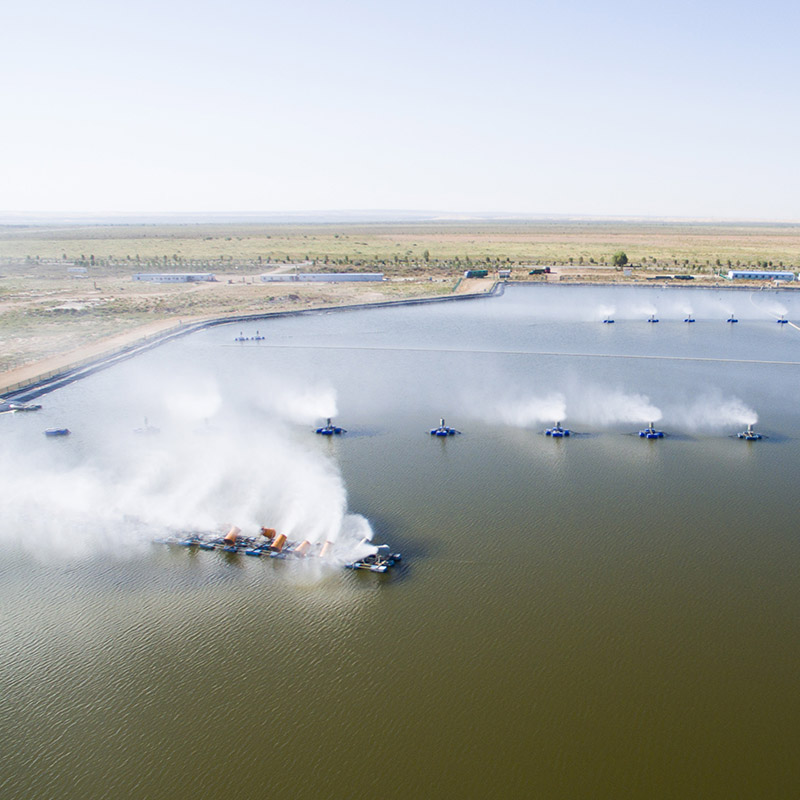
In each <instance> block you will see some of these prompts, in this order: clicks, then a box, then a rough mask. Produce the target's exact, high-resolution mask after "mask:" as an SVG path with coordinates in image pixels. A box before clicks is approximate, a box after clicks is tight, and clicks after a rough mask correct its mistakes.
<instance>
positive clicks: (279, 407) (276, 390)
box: [258, 385, 338, 424]
mask: <svg viewBox="0 0 800 800" xmlns="http://www.w3.org/2000/svg"><path fill="white" fill-rule="evenodd" d="M258 402H259V405H261V406H262V407H263V408H264V409H265V410H267V411H270V412H273V413H275V414H277V415H279V416H280V417H282V418H283V419H285V420H288V421H289V422H296V423H309V424H310V423H312V422H315V421H316V420H318V419H321V418H326V417H335V416H336V414H337V413H338V409H337V407H336V390H335V389H333V387H331V386H290V385H277V386H273V387H272V388H271V389H270V390H269V392H268V393H267V394H265V395H262V396H260V397H259V401H258Z"/></svg>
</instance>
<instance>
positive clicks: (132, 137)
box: [0, 0, 800, 222]
mask: <svg viewBox="0 0 800 800" xmlns="http://www.w3.org/2000/svg"><path fill="white" fill-rule="evenodd" d="M798 9H800V6H798V4H797V3H794V2H778V1H777V0H765V1H764V2H762V3H761V4H759V5H756V4H755V3H743V2H739V1H738V0H729V1H728V2H716V1H715V2H703V0H697V1H696V2H683V0H676V1H675V2H669V3H664V2H653V3H645V2H641V0H637V1H636V2H633V0H606V2H603V3H599V2H589V1H588V0H575V1H574V2H564V1H563V0H561V2H549V1H547V2H544V1H543V0H527V2H526V1H525V0H518V2H511V0H493V1H492V2H488V1H487V0H481V1H480V2H476V1H475V0H461V1H460V2H450V0H428V2H418V0H404V2H402V3H397V2H388V0H384V1H383V2H378V1H375V2H370V1H368V0H350V1H349V2H348V0H339V2H336V3H333V2H321V0H292V2H280V3H278V2H274V0H258V2H256V1H255V0H254V1H252V2H250V1H249V0H248V1H245V0H228V1H227V2H220V1H218V0H193V2H184V0H159V1H156V2H153V0H137V2H136V3H121V2H113V0H111V2H109V0H103V1H102V2H100V1H98V0H71V2H69V3H64V2H62V0H41V1H40V2H36V3H26V4H23V3H21V2H17V3H15V4H14V6H7V7H6V8H5V9H4V12H3V26H2V29H3V37H2V39H3V43H2V47H0V211H3V212H23V211H24V212H74V213H108V214H114V213H125V212H147V213H178V212H186V213H210V212H230V213H234V212H257V211H262V212H288V211H347V210H388V211H390V210H398V211H399V210H415V209H416V210H426V211H440V212H451V213H457V212H465V213H466V212H471V213H506V214H520V215H544V216H560V215H576V216H601V217H608V216H634V217H678V218H702V219H747V220H778V221H794V222H800V191H798V184H800V180H798V179H800V102H798V101H799V100H800V96H799V95H800V88H799V87H800V83H799V82H798V78H800V48H799V47H798V46H797V32H798V31H799V30H800V10H798Z"/></svg>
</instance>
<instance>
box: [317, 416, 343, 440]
mask: <svg viewBox="0 0 800 800" xmlns="http://www.w3.org/2000/svg"><path fill="white" fill-rule="evenodd" d="M315 433H318V434H319V435H320V436H334V435H336V436H338V435H339V434H341V433H347V431H346V430H345V429H344V428H339V427H338V426H336V425H334V424H333V423H332V422H331V418H330V417H328V420H327V422H326V423H325V425H323V426H322V427H321V428H317V429H316V431H315Z"/></svg>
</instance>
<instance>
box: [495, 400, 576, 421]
mask: <svg viewBox="0 0 800 800" xmlns="http://www.w3.org/2000/svg"><path fill="white" fill-rule="evenodd" d="M494 416H495V418H496V419H499V420H500V421H501V422H504V423H505V424H506V425H513V426H516V427H519V428H525V427H528V426H529V425H534V424H536V423H541V422H552V421H553V420H557V419H558V420H562V419H566V416H567V409H566V404H565V401H564V395H562V394H558V393H552V394H549V395H547V396H546V397H529V398H526V399H524V400H511V401H508V402H504V403H500V404H499V405H498V406H497V407H496V408H495V409H494Z"/></svg>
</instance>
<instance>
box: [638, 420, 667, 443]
mask: <svg viewBox="0 0 800 800" xmlns="http://www.w3.org/2000/svg"><path fill="white" fill-rule="evenodd" d="M639 436H641V437H642V438H643V439H663V438H664V431H657V430H656V429H655V428H654V427H653V423H652V422H651V423H650V426H649V427H647V428H645V429H644V430H643V431H639Z"/></svg>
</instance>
